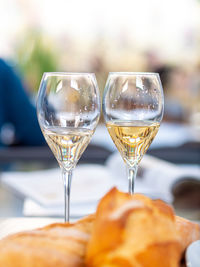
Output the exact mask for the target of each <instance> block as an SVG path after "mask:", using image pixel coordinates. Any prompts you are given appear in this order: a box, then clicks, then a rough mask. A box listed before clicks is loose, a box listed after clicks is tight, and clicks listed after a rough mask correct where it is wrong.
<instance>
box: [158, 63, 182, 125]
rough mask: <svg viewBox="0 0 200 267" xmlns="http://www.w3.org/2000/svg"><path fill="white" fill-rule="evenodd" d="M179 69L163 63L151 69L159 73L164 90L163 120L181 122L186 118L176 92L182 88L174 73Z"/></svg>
mask: <svg viewBox="0 0 200 267" xmlns="http://www.w3.org/2000/svg"><path fill="white" fill-rule="evenodd" d="M179 71H181V70H179V68H177V67H172V66H169V65H165V64H163V65H160V66H159V67H157V68H155V69H154V70H153V72H156V73H159V75H160V80H161V82H162V86H163V90H164V95H165V106H164V110H165V113H164V120H166V121H171V122H180V123H182V122H184V121H185V119H186V113H185V109H184V106H183V103H182V102H181V99H180V98H179V97H178V92H179V91H180V89H184V88H182V87H181V85H180V84H177V83H176V76H177V75H176V74H177V73H179ZM180 87H181V88H180ZM182 93H184V92H182Z"/></svg>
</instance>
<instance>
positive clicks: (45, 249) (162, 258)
mask: <svg viewBox="0 0 200 267" xmlns="http://www.w3.org/2000/svg"><path fill="white" fill-rule="evenodd" d="M197 239H200V227H199V225H197V224H195V223H192V222H190V221H188V220H185V219H183V218H181V217H178V216H175V215H174V211H173V209H172V208H171V207H170V206H169V205H167V204H165V203H164V202H163V201H161V200H151V199H150V198H148V197H145V196H143V195H141V194H134V195H133V196H130V195H129V194H126V193H122V192H119V191H118V190H117V189H115V188H114V189H112V190H111V191H110V192H108V193H107V194H106V195H105V196H104V197H103V198H102V200H101V201H100V203H99V205H98V208H97V212H96V214H94V215H90V216H88V217H85V218H84V219H82V220H79V221H77V222H76V223H74V224H68V223H66V224H61V223H58V224H51V225H48V226H46V227H43V228H40V229H36V230H32V231H28V232H22V233H18V234H14V235H11V236H9V237H7V238H5V239H3V240H1V241H0V266H2V267H54V266H55V267H86V266H87V267H100V266H101V267H179V262H180V259H181V257H182V255H183V252H184V250H185V249H186V247H187V246H188V245H189V244H190V243H191V242H192V241H195V240H197Z"/></svg>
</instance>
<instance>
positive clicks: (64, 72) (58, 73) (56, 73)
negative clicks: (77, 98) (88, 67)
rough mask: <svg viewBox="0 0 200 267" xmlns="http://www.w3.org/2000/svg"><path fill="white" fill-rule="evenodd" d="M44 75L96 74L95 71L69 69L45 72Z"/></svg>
mask: <svg viewBox="0 0 200 267" xmlns="http://www.w3.org/2000/svg"><path fill="white" fill-rule="evenodd" d="M43 75H52V76H57V75H62V76H72V75H74V76H76V75H78V76H79V75H84V76H85V75H95V73H93V72H67V71H59V72H57V71H55V72H44V73H43Z"/></svg>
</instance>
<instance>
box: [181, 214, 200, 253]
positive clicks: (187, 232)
mask: <svg viewBox="0 0 200 267" xmlns="http://www.w3.org/2000/svg"><path fill="white" fill-rule="evenodd" d="M176 230H177V232H178V235H179V237H180V240H181V249H182V251H185V249H186V248H187V247H188V246H189V244H190V243H192V242H194V241H196V240H198V239H200V225H199V224H197V223H193V222H190V221H188V220H186V219H184V218H182V217H179V216H176Z"/></svg>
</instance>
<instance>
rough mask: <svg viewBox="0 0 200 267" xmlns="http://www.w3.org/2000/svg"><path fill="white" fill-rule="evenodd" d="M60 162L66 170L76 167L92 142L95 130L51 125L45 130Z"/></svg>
mask: <svg viewBox="0 0 200 267" xmlns="http://www.w3.org/2000/svg"><path fill="white" fill-rule="evenodd" d="M43 134H44V136H45V139H46V141H47V143H48V145H49V147H50V148H51V150H52V152H53V153H54V155H55V157H56V159H57V161H58V163H59V164H60V165H61V166H62V167H63V168H65V169H66V170H71V169H72V168H74V167H75V166H76V164H77V162H78V160H79V158H80V157H81V155H82V154H83V152H84V150H85V149H86V147H87V145H88V144H89V142H90V139H91V137H92V135H93V131H92V130H89V129H84V128H77V129H76V128H72V129H70V128H65V127H51V128H48V129H44V130H43Z"/></svg>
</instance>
